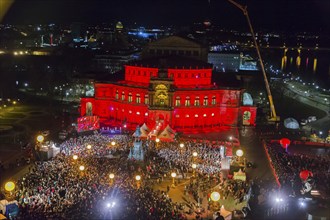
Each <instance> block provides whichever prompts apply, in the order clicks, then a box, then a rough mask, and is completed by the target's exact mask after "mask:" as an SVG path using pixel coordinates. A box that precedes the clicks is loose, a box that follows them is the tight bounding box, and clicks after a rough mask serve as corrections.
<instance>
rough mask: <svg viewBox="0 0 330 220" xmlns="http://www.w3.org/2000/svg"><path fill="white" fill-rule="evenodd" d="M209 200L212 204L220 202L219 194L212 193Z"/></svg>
mask: <svg viewBox="0 0 330 220" xmlns="http://www.w3.org/2000/svg"><path fill="white" fill-rule="evenodd" d="M211 200H212V201H213V202H217V201H219V200H220V193H218V192H212V193H211Z"/></svg>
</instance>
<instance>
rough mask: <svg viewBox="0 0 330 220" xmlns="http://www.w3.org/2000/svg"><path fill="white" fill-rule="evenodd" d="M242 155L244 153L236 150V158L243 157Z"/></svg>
mask: <svg viewBox="0 0 330 220" xmlns="http://www.w3.org/2000/svg"><path fill="white" fill-rule="evenodd" d="M243 154H244V152H243V150H241V149H238V150H237V151H236V156H238V157H241V156H243Z"/></svg>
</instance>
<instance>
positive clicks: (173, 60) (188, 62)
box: [127, 56, 212, 69]
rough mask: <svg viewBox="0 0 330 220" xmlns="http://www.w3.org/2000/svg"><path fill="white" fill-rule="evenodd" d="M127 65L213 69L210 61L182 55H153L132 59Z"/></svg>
mask: <svg viewBox="0 0 330 220" xmlns="http://www.w3.org/2000/svg"><path fill="white" fill-rule="evenodd" d="M127 65H128V66H141V67H151V68H159V67H167V68H173V69H212V64H210V63H206V62H203V61H200V60H195V59H189V58H186V57H181V56H163V57H153V58H148V59H143V60H137V61H132V62H130V63H128V64H127Z"/></svg>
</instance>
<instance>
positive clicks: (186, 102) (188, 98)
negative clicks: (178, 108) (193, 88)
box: [184, 96, 190, 106]
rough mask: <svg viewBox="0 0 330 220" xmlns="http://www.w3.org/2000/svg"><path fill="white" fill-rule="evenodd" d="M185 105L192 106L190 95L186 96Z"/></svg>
mask: <svg viewBox="0 0 330 220" xmlns="http://www.w3.org/2000/svg"><path fill="white" fill-rule="evenodd" d="M184 105H185V106H190V97H189V96H187V97H186V101H185V103H184Z"/></svg>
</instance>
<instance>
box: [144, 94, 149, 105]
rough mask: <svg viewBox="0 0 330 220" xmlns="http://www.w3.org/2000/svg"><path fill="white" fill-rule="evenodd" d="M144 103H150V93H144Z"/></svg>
mask: <svg viewBox="0 0 330 220" xmlns="http://www.w3.org/2000/svg"><path fill="white" fill-rule="evenodd" d="M144 104H146V105H148V104H149V95H144Z"/></svg>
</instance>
